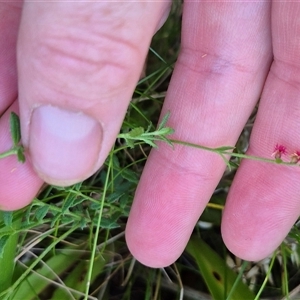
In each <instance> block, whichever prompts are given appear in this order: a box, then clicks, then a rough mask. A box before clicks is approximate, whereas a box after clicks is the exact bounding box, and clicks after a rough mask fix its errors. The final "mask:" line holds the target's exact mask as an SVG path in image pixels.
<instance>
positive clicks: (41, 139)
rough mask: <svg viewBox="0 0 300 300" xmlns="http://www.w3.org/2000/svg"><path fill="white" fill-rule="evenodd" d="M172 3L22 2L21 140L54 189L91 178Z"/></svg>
mask: <svg viewBox="0 0 300 300" xmlns="http://www.w3.org/2000/svg"><path fill="white" fill-rule="evenodd" d="M169 6H170V2H127V1H120V2H118V3H111V2H95V3H92V2H90V3H79V2H77V3H76V2H75V3H66V2H38V3H37V2H34V3H33V2H25V3H24V10H23V16H22V20H21V26H20V32H19V40H18V49H17V53H18V55H17V63H18V72H19V74H18V75H19V101H20V116H21V126H22V138H23V143H24V145H25V146H26V147H27V148H28V150H29V153H30V157H31V160H32V164H33V166H34V168H35V170H36V172H37V173H38V174H39V175H40V177H42V178H43V179H44V180H45V181H47V182H48V183H51V184H55V185H70V184H73V183H75V182H78V181H81V180H83V179H85V178H87V177H89V176H90V175H92V174H93V173H94V172H95V171H96V170H97V169H98V168H99V167H100V166H101V165H102V164H103V162H104V160H105V158H106V156H107V155H108V152H109V151H110V149H111V147H112V145H113V143H114V141H115V138H116V135H117V134H118V131H119V129H120V126H121V124H122V121H123V118H124V115H125V113H126V110H127V106H128V104H129V101H130V99H131V95H132V92H133V90H134V88H135V85H136V83H137V81H138V79H139V76H140V73H141V70H142V66H143V63H144V60H145V57H146V54H147V51H148V47H149V44H150V41H151V38H152V36H153V34H154V33H155V31H156V30H157V28H158V27H159V26H160V25H161V23H162V21H163V20H164V19H165V18H166V16H167V13H168V8H169Z"/></svg>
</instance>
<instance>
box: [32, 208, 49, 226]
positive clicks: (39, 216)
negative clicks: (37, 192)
mask: <svg viewBox="0 0 300 300" xmlns="http://www.w3.org/2000/svg"><path fill="white" fill-rule="evenodd" d="M48 211H49V206H48V205H43V206H41V207H39V208H38V209H37V210H36V211H35V217H36V218H37V220H38V221H39V222H41V221H42V220H43V219H44V218H45V216H46V214H47V213H48Z"/></svg>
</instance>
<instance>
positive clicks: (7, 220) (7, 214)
mask: <svg viewBox="0 0 300 300" xmlns="http://www.w3.org/2000/svg"><path fill="white" fill-rule="evenodd" d="M2 218H3V222H4V224H5V226H7V227H11V226H12V220H13V212H12V211H3V212H2Z"/></svg>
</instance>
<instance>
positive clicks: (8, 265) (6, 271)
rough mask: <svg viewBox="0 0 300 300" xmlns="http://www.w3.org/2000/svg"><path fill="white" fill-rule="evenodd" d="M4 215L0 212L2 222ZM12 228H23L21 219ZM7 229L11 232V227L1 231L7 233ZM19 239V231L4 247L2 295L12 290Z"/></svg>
mask: <svg viewBox="0 0 300 300" xmlns="http://www.w3.org/2000/svg"><path fill="white" fill-rule="evenodd" d="M3 214H4V212H2V211H0V222H1V221H3ZM12 226H13V228H14V229H17V228H19V227H20V226H21V218H18V219H17V220H15V221H14V222H13V224H12ZM7 229H9V230H11V226H10V227H9V228H7V226H4V227H3V228H2V229H1V231H6V230H7ZM18 237H19V234H18V233H17V231H16V233H15V234H13V235H11V236H9V237H8V240H7V242H6V244H5V246H4V251H3V256H2V258H0V270H1V276H0V293H2V292H3V291H5V290H6V289H8V288H10V286H11V283H12V277H13V274H14V268H15V262H14V259H15V255H16V249H17V244H18Z"/></svg>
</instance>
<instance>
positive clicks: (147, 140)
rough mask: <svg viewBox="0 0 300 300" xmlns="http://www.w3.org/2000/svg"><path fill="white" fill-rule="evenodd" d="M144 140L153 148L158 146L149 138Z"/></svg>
mask: <svg viewBox="0 0 300 300" xmlns="http://www.w3.org/2000/svg"><path fill="white" fill-rule="evenodd" d="M144 142H145V143H146V144H148V145H150V146H151V147H153V148H158V147H157V145H156V144H155V143H154V142H152V140H150V139H145V140H144Z"/></svg>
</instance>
